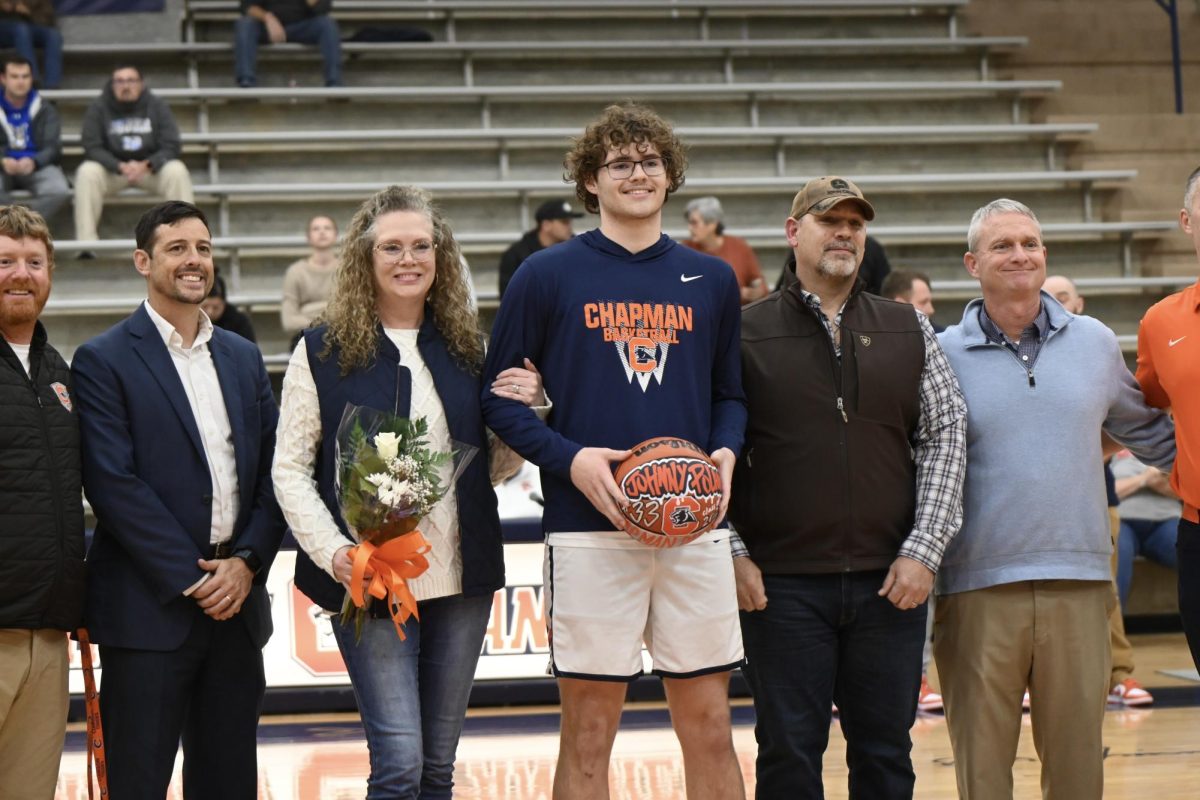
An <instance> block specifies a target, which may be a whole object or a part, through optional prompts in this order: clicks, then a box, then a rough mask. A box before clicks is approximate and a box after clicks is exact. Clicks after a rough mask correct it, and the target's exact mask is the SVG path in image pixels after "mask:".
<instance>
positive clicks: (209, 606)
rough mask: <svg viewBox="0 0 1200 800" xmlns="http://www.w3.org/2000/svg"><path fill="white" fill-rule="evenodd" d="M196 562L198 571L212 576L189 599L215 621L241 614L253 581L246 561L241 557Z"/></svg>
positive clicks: (198, 560) (252, 574)
mask: <svg viewBox="0 0 1200 800" xmlns="http://www.w3.org/2000/svg"><path fill="white" fill-rule="evenodd" d="M196 563H197V564H199V565H200V569H202V570H204V571H205V572H208V573H210V574H211V575H212V577H211V578H209V579H208V580H206V581H205V582H204V583H202V584H200V586H199V587H197V589H196V591H194V592H192V599H193V600H195V601H196V602H197V603H198V604H199V606H200V608H202V609H203V610H204V613H205V614H207V615H208V616H210V617H212V618H213V619H215V620H226V619H230V618H232V617H233V616H234V615H236V614H237V613H238V612H239V611H241V610H242V604H243V603H244V602H246V598H247V597H248V596H249V595H250V585H251V583H252V582H253V581H254V573H252V572H251V571H250V568H249V567H248V566H246V562H245V561H243V560H242V559H240V558H222V559H214V560H212V561H209V560H207V559H204V558H201V559H197V562H196Z"/></svg>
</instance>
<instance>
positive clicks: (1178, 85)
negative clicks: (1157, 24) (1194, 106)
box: [1154, 0, 1183, 114]
mask: <svg viewBox="0 0 1200 800" xmlns="http://www.w3.org/2000/svg"><path fill="white" fill-rule="evenodd" d="M1154 2H1155V3H1157V4H1158V7H1159V8H1161V9H1162V10H1163V11H1165V12H1166V14H1167V16H1168V17H1169V18H1170V20H1171V65H1172V67H1173V69H1174V72H1175V113H1176V114H1182V113H1183V58H1182V56H1181V55H1180V53H1179V7H1178V5H1177V3H1176V0H1154Z"/></svg>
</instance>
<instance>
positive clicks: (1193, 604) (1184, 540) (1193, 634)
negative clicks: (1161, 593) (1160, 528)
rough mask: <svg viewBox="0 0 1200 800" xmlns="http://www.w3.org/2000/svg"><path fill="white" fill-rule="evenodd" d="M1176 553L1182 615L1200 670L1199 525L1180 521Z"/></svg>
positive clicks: (1188, 639) (1184, 628)
mask: <svg viewBox="0 0 1200 800" xmlns="http://www.w3.org/2000/svg"><path fill="white" fill-rule="evenodd" d="M1175 552H1176V553H1177V554H1178V556H1179V615H1180V616H1181V617H1182V618H1183V632H1184V635H1186V636H1187V642H1188V647H1190V648H1191V649H1192V661H1193V662H1194V663H1195V664H1196V669H1200V525H1197V524H1196V523H1194V522H1188V521H1187V520H1186V519H1181V520H1179V537H1178V538H1177V539H1176V541H1175Z"/></svg>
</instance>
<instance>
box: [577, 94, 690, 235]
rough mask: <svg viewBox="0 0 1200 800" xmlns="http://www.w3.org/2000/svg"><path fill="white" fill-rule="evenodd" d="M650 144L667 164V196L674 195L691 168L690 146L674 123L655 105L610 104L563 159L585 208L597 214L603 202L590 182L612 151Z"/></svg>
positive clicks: (643, 147)
mask: <svg viewBox="0 0 1200 800" xmlns="http://www.w3.org/2000/svg"><path fill="white" fill-rule="evenodd" d="M647 146H652V147H654V149H655V150H657V151H658V154H659V155H660V156H662V157H663V159H664V160H665V161H666V163H667V178H668V179H669V181H670V183H669V184H668V186H667V196H668V197H670V196H671V194H673V193H674V192H675V191H676V190H677V189H679V187H680V186H683V173H684V172H686V171H687V151H686V148H685V147H684V146H683V142H681V141H680V140H679V137H678V136H676V135H675V131H674V130H673V129H672V128H671V123H669V122H667V121H666V120H665V119H663V118H662V117H660V116H659V115H658V114H656V113H655V112H654V111H653V110H652V109H651V108H649V107H647V106H643V105H638V104H637V103H626V104H624V105H611V106H609V107H608V108H606V109H604V113H603V114H601V115H600V116H599V117H597V118H596V120H595V121H594V122H592V124H590V125H588V127H587V130H585V131H584V132H583V136H580V137H579V138H577V139H572V140H571V149H570V150H568V151H567V156H566V158H565V159H563V168H564V169H565V170H566V172H565V173H563V180H564V181H566V182H568V183H571V182H574V183H575V196H576V197H578V198H579V201H580V202H581V203H583V206H584V208H586V209H587V210H588V211H590V212H592V213H593V214H596V213H599V211H600V203H599V201H598V199H597V197H596V195H594V194H592V193H591V192H589V191H588V189H587V185H586V184H587V182H588V181H590V180H592V179H593V178H595V177H596V173H597V172H599V171H600V167H601V166H602V165H603V164H604V159H605V157H606V156H607V155H608V151H609V150H623V149H625V148H627V147H633V148H634V149H636V150H644V149H645V148H646V147H647Z"/></svg>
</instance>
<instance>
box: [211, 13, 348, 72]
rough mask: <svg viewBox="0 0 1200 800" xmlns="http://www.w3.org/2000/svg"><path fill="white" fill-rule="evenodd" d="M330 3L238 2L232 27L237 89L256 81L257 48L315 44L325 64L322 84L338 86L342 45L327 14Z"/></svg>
mask: <svg viewBox="0 0 1200 800" xmlns="http://www.w3.org/2000/svg"><path fill="white" fill-rule="evenodd" d="M332 5H333V2H332V0H241V10H242V16H241V17H240V18H239V19H238V21H237V24H236V26H235V27H234V71H235V73H236V74H235V75H234V77H235V78H236V80H237V85H238V86H241V87H250V86H254V85H255V84H256V83H257V82H258V73H257V64H258V45H259V44H260V43H261V44H282V43H283V42H299V43H300V44H315V45H316V46H317V47H318V48H319V49H320V50H321V58H322V59H323V60H324V61H325V85H326V86H341V85H342V43H341V40H340V39H339V38H338V24H337V22H336V21H335V20H334V19H333V17H331V16H330V15H329V10H330V8H331V6H332Z"/></svg>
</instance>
